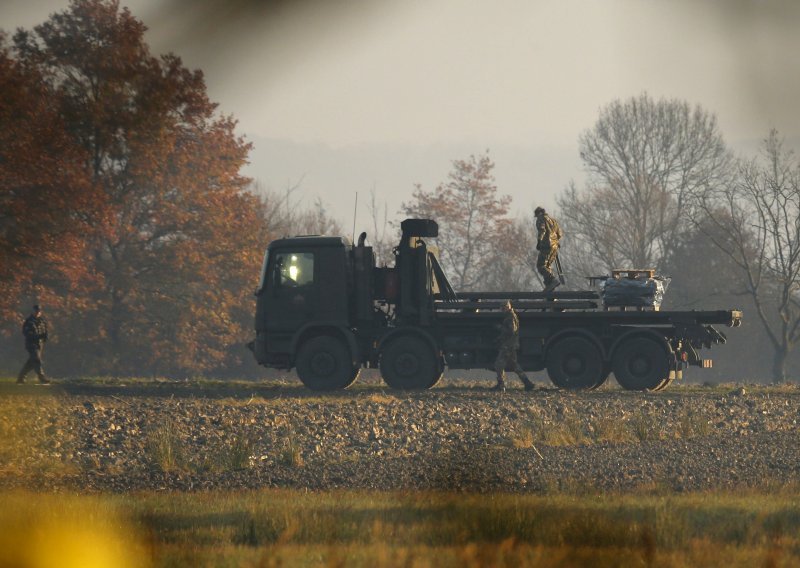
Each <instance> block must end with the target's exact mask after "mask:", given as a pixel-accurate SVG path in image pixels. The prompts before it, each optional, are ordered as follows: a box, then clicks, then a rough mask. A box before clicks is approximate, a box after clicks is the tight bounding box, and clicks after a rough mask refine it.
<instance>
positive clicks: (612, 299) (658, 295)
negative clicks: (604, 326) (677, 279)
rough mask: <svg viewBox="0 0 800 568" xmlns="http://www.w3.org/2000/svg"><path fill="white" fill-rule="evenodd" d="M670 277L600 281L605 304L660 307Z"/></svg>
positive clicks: (601, 294) (601, 295)
mask: <svg viewBox="0 0 800 568" xmlns="http://www.w3.org/2000/svg"><path fill="white" fill-rule="evenodd" d="M670 280H671V279H670V278H667V277H664V276H654V277H652V278H608V279H606V280H605V281H604V282H601V283H600V297H601V298H602V299H603V304H604V305H605V306H632V307H646V308H659V307H661V302H662V301H663V300H664V294H665V293H666V291H667V287H668V286H669V283H670Z"/></svg>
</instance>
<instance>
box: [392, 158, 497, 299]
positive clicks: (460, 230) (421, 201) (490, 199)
mask: <svg viewBox="0 0 800 568" xmlns="http://www.w3.org/2000/svg"><path fill="white" fill-rule="evenodd" d="M493 169H494V162H493V161H492V160H491V158H490V157H489V154H488V152H487V153H486V154H483V155H480V156H474V155H473V156H470V157H469V158H468V159H466V160H454V161H453V169H452V171H451V172H450V174H449V175H448V179H447V181H446V182H445V183H442V184H439V185H438V186H437V187H436V188H435V189H434V190H433V191H425V190H423V189H422V187H421V186H419V185H417V187H416V190H415V191H414V193H413V196H412V197H413V201H411V202H410V203H403V205H402V211H403V213H404V214H405V215H406V216H409V217H424V218H430V219H434V220H435V221H436V222H437V223H438V224H439V237H438V239H437V243H438V245H439V247H440V256H441V261H442V265H443V267H444V269H445V272H446V273H447V275H448V278H449V279H450V281H451V284H452V285H453V287H454V288H455V289H456V291H459V290H477V289H481V288H484V287H487V286H491V282H492V280H493V272H494V271H497V270H498V269H500V268H502V267H503V265H504V264H505V263H508V262H513V260H512V259H509V258H508V256H507V255H505V254H504V252H507V249H508V247H509V245H510V244H512V243H511V239H512V237H511V235H512V229H513V223H512V220H511V219H509V218H508V217H507V214H508V209H509V206H510V205H511V197H510V196H508V195H501V196H498V195H497V186H496V185H495V179H494V174H493V173H492V170H493Z"/></svg>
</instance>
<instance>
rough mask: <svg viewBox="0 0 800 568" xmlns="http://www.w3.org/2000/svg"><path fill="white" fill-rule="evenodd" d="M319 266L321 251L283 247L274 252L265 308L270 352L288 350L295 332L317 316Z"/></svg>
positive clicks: (271, 257)
mask: <svg viewBox="0 0 800 568" xmlns="http://www.w3.org/2000/svg"><path fill="white" fill-rule="evenodd" d="M317 265H318V262H317V254H316V253H315V252H311V251H303V250H300V249H297V250H279V251H274V252H273V253H271V254H270V261H269V267H268V268H267V276H266V278H267V279H268V280H269V282H268V283H267V286H266V291H265V294H266V297H265V310H264V312H265V314H264V315H265V324H266V325H265V328H266V331H267V333H268V334H269V338H270V347H269V350H270V351H284V350H285V349H286V348H287V347H288V344H289V342H290V341H291V338H292V335H293V334H294V332H295V331H296V330H298V329H299V328H301V327H302V326H303V325H304V324H306V323H307V322H309V321H311V320H312V319H314V318H315V317H316V311H317V309H318V305H317V304H318V297H319V290H318V288H319V276H318V274H317V272H318V267H317Z"/></svg>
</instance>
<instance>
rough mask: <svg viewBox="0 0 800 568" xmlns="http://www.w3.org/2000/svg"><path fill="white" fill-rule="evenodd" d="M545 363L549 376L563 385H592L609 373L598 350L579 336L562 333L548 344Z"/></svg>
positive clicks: (555, 383) (582, 387)
mask: <svg viewBox="0 0 800 568" xmlns="http://www.w3.org/2000/svg"><path fill="white" fill-rule="evenodd" d="M545 366H546V367H547V374H548V376H549V377H550V380H551V381H552V382H553V384H554V385H556V386H557V387H559V388H562V389H569V390H584V389H594V388H597V387H598V386H600V385H601V384H603V382H605V379H606V378H607V377H608V375H607V374H606V373H605V371H604V365H603V356H602V354H601V353H600V350H599V349H598V348H597V346H596V345H595V344H594V343H592V342H591V341H590V340H589V339H587V338H585V337H581V336H571V337H565V338H563V339H559V340H557V341H556V342H555V343H554V344H553V345H552V346H550V347H548V349H547V355H546V357H545Z"/></svg>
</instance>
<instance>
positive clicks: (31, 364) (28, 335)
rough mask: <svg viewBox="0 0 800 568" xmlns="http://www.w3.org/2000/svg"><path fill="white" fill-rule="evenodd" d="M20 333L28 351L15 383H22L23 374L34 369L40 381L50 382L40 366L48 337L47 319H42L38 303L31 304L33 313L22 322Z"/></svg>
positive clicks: (23, 379) (43, 382)
mask: <svg viewBox="0 0 800 568" xmlns="http://www.w3.org/2000/svg"><path fill="white" fill-rule="evenodd" d="M22 335H24V336H25V349H26V350H27V351H28V360H27V361H26V362H25V366H24V367H22V370H21V371H20V372H19V377H17V384H22V383H24V382H25V375H27V374H28V373H29V372H31V371H36V375H37V376H38V377H39V382H40V383H42V384H45V385H46V384H50V381H49V380H48V379H47V377H45V376H44V368H43V367H42V350H43V349H44V343H45V341H47V337H48V332H47V320H46V319H44V316H43V315H42V310H41V308H40V307H39V306H38V305H37V306H33V313H32V314H31V315H29V316H28V317H27V319H26V320H25V323H23V324H22Z"/></svg>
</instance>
